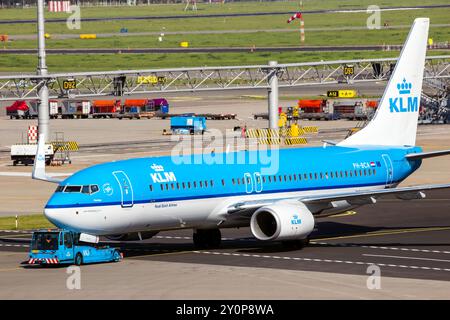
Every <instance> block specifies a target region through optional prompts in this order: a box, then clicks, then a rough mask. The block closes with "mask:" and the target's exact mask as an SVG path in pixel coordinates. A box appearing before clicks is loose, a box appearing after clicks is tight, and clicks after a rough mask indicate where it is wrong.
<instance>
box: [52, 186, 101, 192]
mask: <svg viewBox="0 0 450 320" xmlns="http://www.w3.org/2000/svg"><path fill="white" fill-rule="evenodd" d="M98 190H99V188H98V185H96V184H88V185H85V186H58V187H57V188H56V191H55V192H63V191H64V192H69V193H84V194H93V193H96V192H98Z"/></svg>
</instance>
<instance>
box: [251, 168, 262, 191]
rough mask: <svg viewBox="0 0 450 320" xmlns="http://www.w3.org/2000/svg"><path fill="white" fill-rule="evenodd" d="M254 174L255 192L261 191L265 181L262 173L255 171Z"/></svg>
mask: <svg viewBox="0 0 450 320" xmlns="http://www.w3.org/2000/svg"><path fill="white" fill-rule="evenodd" d="M253 176H254V178H255V179H254V180H255V192H256V193H260V192H261V191H262V190H263V182H262V177H261V173H259V172H255V173H254V174H253Z"/></svg>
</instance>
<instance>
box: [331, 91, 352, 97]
mask: <svg viewBox="0 0 450 320" xmlns="http://www.w3.org/2000/svg"><path fill="white" fill-rule="evenodd" d="M327 97H328V98H354V97H356V91H355V90H330V91H327Z"/></svg>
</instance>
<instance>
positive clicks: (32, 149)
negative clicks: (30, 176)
mask: <svg viewBox="0 0 450 320" xmlns="http://www.w3.org/2000/svg"><path fill="white" fill-rule="evenodd" d="M37 147H38V146H37V144H13V145H12V146H11V160H12V161H13V165H14V166H15V165H17V164H19V163H21V164H24V165H26V166H27V165H29V164H33V163H34V157H35V156H36V151H37ZM54 155H55V153H54V150H53V145H51V144H46V145H45V162H46V164H49V163H50V162H51V161H52V159H53V156H54Z"/></svg>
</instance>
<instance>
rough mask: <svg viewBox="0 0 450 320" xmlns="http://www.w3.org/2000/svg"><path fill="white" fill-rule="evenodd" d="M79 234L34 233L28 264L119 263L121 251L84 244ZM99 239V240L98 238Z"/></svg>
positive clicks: (69, 232)
mask: <svg viewBox="0 0 450 320" xmlns="http://www.w3.org/2000/svg"><path fill="white" fill-rule="evenodd" d="M80 239H82V237H80V234H79V233H75V232H72V231H69V230H62V229H58V230H41V231H36V232H34V233H33V238H32V240H31V249H30V254H29V260H28V264H42V265H54V264H76V265H78V266H79V265H82V264H86V263H99V262H117V261H120V260H121V259H122V255H121V253H120V251H119V250H118V249H116V248H110V247H109V246H102V247H100V246H98V245H96V244H92V243H88V242H82V241H81V240H80ZM97 239H98V238H97Z"/></svg>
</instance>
